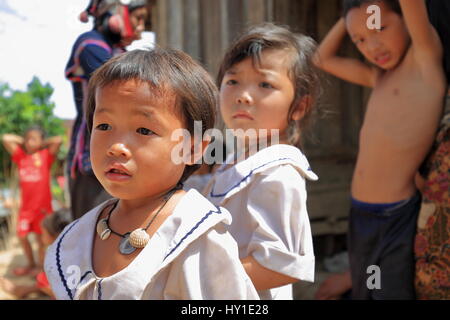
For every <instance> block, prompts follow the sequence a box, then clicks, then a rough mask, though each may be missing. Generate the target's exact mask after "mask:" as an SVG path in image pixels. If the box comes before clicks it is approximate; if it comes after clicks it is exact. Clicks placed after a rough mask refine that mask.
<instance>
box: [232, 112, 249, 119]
mask: <svg viewBox="0 0 450 320" xmlns="http://www.w3.org/2000/svg"><path fill="white" fill-rule="evenodd" d="M233 119H249V120H253V118H252V116H251V115H249V114H248V113H246V112H238V113H236V114H234V115H233Z"/></svg>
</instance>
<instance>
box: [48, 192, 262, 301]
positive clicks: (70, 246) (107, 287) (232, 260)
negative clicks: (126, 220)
mask: <svg viewBox="0 0 450 320" xmlns="http://www.w3.org/2000/svg"><path fill="white" fill-rule="evenodd" d="M114 201H116V199H110V200H107V201H105V202H104V203H102V204H101V205H99V206H97V207H96V208H94V209H92V210H91V211H89V212H88V213H86V214H85V215H84V216H83V217H81V218H80V219H78V220H76V221H74V222H73V223H71V224H70V225H68V226H67V227H66V228H65V229H64V231H63V232H62V233H61V234H60V236H59V237H58V239H57V240H56V241H55V242H54V243H53V244H52V245H51V246H50V247H49V249H48V251H47V254H46V258H45V272H46V274H47V277H48V280H49V282H50V285H51V287H52V290H53V292H54V293H55V295H56V298H57V299H108V300H109V299H230V300H234V299H258V294H257V292H256V290H255V288H254V287H253V284H252V283H251V280H250V279H249V278H248V276H247V274H246V273H245V270H244V268H243V266H242V264H241V263H240V260H239V257H238V248H237V245H236V242H235V241H234V239H233V238H232V237H231V235H230V234H229V233H228V232H226V228H225V225H226V224H229V223H230V222H231V216H230V214H229V212H228V211H227V210H225V209H224V208H218V207H216V206H214V205H212V204H211V203H210V202H209V201H208V200H207V199H205V198H204V197H203V196H202V195H201V194H199V193H198V192H197V191H195V190H190V191H189V192H188V193H187V194H186V195H185V196H183V197H182V198H181V200H180V202H179V203H178V204H177V206H176V207H175V209H174V211H173V213H172V214H171V215H170V216H169V217H168V218H167V219H166V220H165V221H164V223H163V224H162V225H161V226H160V227H159V229H158V231H157V232H156V233H155V234H154V235H153V236H152V238H151V239H150V241H149V243H148V244H147V246H146V247H145V248H144V249H143V250H142V251H141V252H140V253H139V255H137V256H136V258H135V259H134V260H133V261H132V262H131V263H130V264H129V265H128V266H127V267H126V268H124V269H123V270H121V271H119V272H117V273H115V274H113V275H111V276H109V277H105V278H101V277H98V276H96V275H95V273H94V270H93V267H92V259H91V255H92V245H93V237H94V234H96V233H95V229H96V221H97V219H98V216H99V214H100V213H101V211H102V210H103V208H105V207H106V206H108V205H110V204H111V203H112V202H114ZM95 236H97V235H95ZM74 269H75V271H76V272H75V271H74ZM78 280H79V281H78Z"/></svg>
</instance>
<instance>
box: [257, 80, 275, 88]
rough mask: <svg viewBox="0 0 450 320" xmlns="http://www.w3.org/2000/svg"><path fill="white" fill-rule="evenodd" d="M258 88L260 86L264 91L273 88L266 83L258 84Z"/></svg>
mask: <svg viewBox="0 0 450 320" xmlns="http://www.w3.org/2000/svg"><path fill="white" fill-rule="evenodd" d="M259 86H260V87H261V88H265V89H273V86H272V85H271V84H270V83H268V82H261V83H260V84H259Z"/></svg>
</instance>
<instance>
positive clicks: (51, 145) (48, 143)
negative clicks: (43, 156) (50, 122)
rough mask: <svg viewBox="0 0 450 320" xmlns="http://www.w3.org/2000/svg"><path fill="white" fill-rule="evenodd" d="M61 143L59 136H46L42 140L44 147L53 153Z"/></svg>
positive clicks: (56, 151)
mask: <svg viewBox="0 0 450 320" xmlns="http://www.w3.org/2000/svg"><path fill="white" fill-rule="evenodd" d="M61 144H62V138H61V137H60V136H55V137H51V138H48V139H47V140H45V142H44V146H45V147H46V148H48V151H49V152H50V153H51V154H53V155H55V154H57V153H58V151H59V148H60V147H61Z"/></svg>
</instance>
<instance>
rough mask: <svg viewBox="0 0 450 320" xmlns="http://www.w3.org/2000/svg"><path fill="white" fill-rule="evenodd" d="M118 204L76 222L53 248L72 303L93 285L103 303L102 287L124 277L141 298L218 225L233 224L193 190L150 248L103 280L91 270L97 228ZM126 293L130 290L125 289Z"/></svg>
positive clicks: (61, 280)
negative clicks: (107, 211) (132, 282)
mask: <svg viewBox="0 0 450 320" xmlns="http://www.w3.org/2000/svg"><path fill="white" fill-rule="evenodd" d="M115 201H117V199H109V200H107V201H105V202H104V203H102V204H101V205H99V206H98V207H96V208H94V209H92V210H91V211H89V212H88V213H87V214H86V215H85V216H83V217H82V218H81V219H79V220H76V221H74V222H73V223H72V224H71V225H69V226H68V227H67V228H66V229H65V230H64V232H63V233H62V235H61V236H60V237H59V238H58V239H57V241H56V242H55V244H54V246H55V248H54V250H55V253H56V254H55V255H54V259H56V263H55V264H53V263H52V266H51V267H55V266H56V268H57V269H58V270H57V273H58V275H59V280H60V281H59V283H60V284H61V285H62V286H63V287H64V288H61V289H64V290H65V291H66V293H67V296H68V298H69V299H74V298H77V297H78V296H79V294H81V293H82V292H83V291H84V290H83V289H85V288H86V287H88V286H91V285H92V283H93V282H96V283H98V289H97V291H98V293H97V296H98V298H99V299H101V285H102V283H108V282H109V281H114V280H115V279H116V278H118V277H121V276H123V277H124V278H125V277H126V278H136V279H138V281H136V283H135V284H136V286H139V287H141V288H137V287H136V286H133V287H132V288H129V290H130V294H131V295H132V296H139V295H140V294H142V292H143V290H144V287H145V285H147V284H148V283H150V282H151V280H152V278H153V277H154V276H155V275H156V274H158V272H159V271H161V270H162V269H163V268H164V267H166V266H167V265H168V264H169V263H170V262H172V261H173V260H174V259H175V258H176V257H177V256H178V255H179V254H180V253H181V252H182V251H183V250H184V249H185V248H186V247H187V246H188V245H189V244H190V243H192V242H193V241H194V240H196V239H197V238H199V237H200V236H201V235H203V234H204V233H206V232H207V231H208V230H209V229H210V228H212V227H214V226H215V225H217V224H219V223H225V224H230V223H231V215H230V213H229V212H228V211H227V210H226V209H223V208H218V207H216V206H214V205H213V204H211V203H210V202H209V201H208V200H207V199H206V198H204V197H203V196H202V195H200V194H199V193H198V192H197V191H196V190H194V189H191V190H189V191H188V192H187V193H186V195H184V197H182V198H181V200H180V202H179V203H178V204H177V206H176V207H175V209H174V211H173V213H172V214H171V215H170V216H169V217H168V218H167V219H166V220H165V221H164V222H163V224H162V225H161V227H160V228H159V229H158V231H157V232H155V234H154V235H153V236H152V237H151V239H150V241H149V242H148V244H147V246H146V247H145V248H144V249H142V251H141V252H140V253H139V254H138V255H137V256H136V257H135V259H134V260H133V261H132V262H131V263H130V264H129V265H128V266H127V267H125V268H124V269H122V270H120V271H118V272H117V273H115V274H113V275H111V276H109V277H105V278H101V277H98V276H96V275H95V273H94V271H93V266H92V249H93V237H94V235H95V234H96V233H95V226H96V222H97V220H98V216H99V215H100V213H101V212H102V211H103V209H104V208H105V207H107V206H108V205H111V204H112V203H114V202H115ZM80 235H83V236H81V237H80ZM73 266H77V267H79V272H78V274H79V281H78V285H75V286H74V285H72V286H71V284H70V280H71V279H70V274H71V273H73V271H71V267H73ZM74 287H75V288H74ZM123 289H124V290H127V288H126V287H124V288H123ZM136 289H142V290H136ZM133 291H134V292H133ZM139 291H140V292H139ZM136 298H138V297H136Z"/></svg>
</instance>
